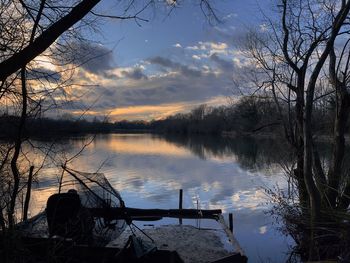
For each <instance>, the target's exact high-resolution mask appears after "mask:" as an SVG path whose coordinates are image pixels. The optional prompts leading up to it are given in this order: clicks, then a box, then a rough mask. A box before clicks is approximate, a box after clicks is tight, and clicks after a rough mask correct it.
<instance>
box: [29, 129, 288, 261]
mask: <svg viewBox="0 0 350 263" xmlns="http://www.w3.org/2000/svg"><path fill="white" fill-rule="evenodd" d="M90 138H91V137H90V136H84V137H74V138H67V139H62V140H58V141H57V142H56V148H58V149H61V148H62V149H64V150H65V151H66V153H65V154H64V155H63V154H60V153H58V154H57V155H56V157H55V158H56V160H57V163H59V162H60V161H62V160H64V159H69V158H71V157H72V156H74V155H75V154H76V153H78V152H79V151H80V149H81V147H82V146H83V145H84V144H86V143H88V142H90V141H89V140H90ZM35 143H36V144H37V145H40V146H46V147H49V146H50V145H51V142H47V141H46V142H45V141H35ZM282 148H283V146H281V145H279V144H277V143H276V142H275V141H273V140H268V139H264V140H258V141H257V140H253V139H248V138H244V139H243V138H240V139H230V138H220V137H206V136H193V137H181V136H170V135H168V136H161V135H153V134H102V135H97V136H96V138H95V139H94V140H93V141H92V142H90V144H88V145H86V147H85V149H84V151H83V152H82V153H81V154H80V155H79V157H78V158H75V159H74V160H73V161H72V162H70V163H69V167H71V168H74V169H76V170H79V171H87V172H95V171H97V170H99V171H101V172H103V173H104V174H105V175H106V177H107V178H108V180H109V181H110V183H111V184H112V186H113V187H115V188H116V189H117V190H119V192H120V194H121V196H122V197H123V199H124V201H125V203H126V205H127V206H129V207H139V208H178V196H179V189H183V191H184V201H183V202H184V203H183V207H184V208H197V207H199V208H201V209H218V208H220V209H222V210H223V213H224V216H225V218H227V215H228V213H233V216H234V234H235V236H236V238H237V240H238V241H239V243H240V245H241V246H242V248H243V250H244V251H245V253H246V254H247V256H248V258H249V262H283V261H285V260H286V259H287V257H288V250H289V247H290V246H291V245H292V244H293V242H292V240H291V239H290V238H288V237H286V236H284V235H282V234H281V233H280V232H279V231H278V230H277V227H278V225H276V224H273V223H274V221H275V220H274V219H273V218H271V217H270V216H269V215H268V214H266V211H267V210H268V209H269V208H271V204H270V203H269V199H268V196H267V195H266V193H265V189H269V188H274V187H279V188H281V189H286V188H287V187H286V180H285V177H284V172H283V170H282V169H281V165H280V164H282V163H284V162H288V157H287V156H285V155H284V154H282V153H281V152H282ZM58 152H60V151H59V150H58ZM59 177H60V174H59V173H58V172H57V171H56V170H55V169H54V168H52V167H50V166H45V167H44V168H43V169H42V171H41V173H40V175H39V177H38V179H37V181H38V182H37V184H36V185H35V189H34V192H33V198H32V204H31V214H32V215H34V214H36V213H38V212H39V211H41V210H42V209H43V207H44V206H45V204H46V200H47V198H48V196H49V195H51V194H52V193H54V192H55V191H56V190H57V182H58V180H59ZM172 220H173V219H172ZM168 222H172V221H171V220H170V219H169V220H168V221H166V223H168ZM175 223H176V221H175ZM196 223H197V224H198V222H196Z"/></svg>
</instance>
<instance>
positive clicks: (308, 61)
mask: <svg viewBox="0 0 350 263" xmlns="http://www.w3.org/2000/svg"><path fill="white" fill-rule="evenodd" d="M277 2H278V3H277V13H278V14H279V19H280V20H279V21H274V20H272V19H269V18H267V19H266V24H267V26H268V28H269V30H268V31H266V32H263V33H261V32H258V33H253V34H250V37H249V38H248V50H249V54H250V56H251V57H252V58H253V59H254V61H255V62H256V64H257V66H258V67H257V68H258V71H259V74H260V75H259V80H260V81H261V82H262V84H261V87H264V88H265V89H268V90H270V91H271V93H272V95H273V98H274V100H275V103H276V104H277V105H278V109H279V112H280V115H281V118H282V119H284V121H283V124H284V131H285V135H286V138H287V139H288V141H289V142H290V143H291V144H292V145H293V146H294V148H295V152H296V159H297V161H296V168H295V169H294V172H293V174H292V176H293V177H294V178H295V179H296V182H297V185H298V189H299V198H300V207H301V208H302V209H303V207H304V209H305V210H304V214H307V213H308V212H309V211H310V223H311V233H310V235H311V237H310V242H311V245H310V247H312V246H313V244H315V242H316V241H315V238H316V236H317V231H316V229H317V226H320V224H321V225H322V223H325V222H326V221H327V220H330V217H329V216H327V215H326V212H325V211H328V214H329V211H339V210H340V211H343V212H344V211H346V209H347V208H348V206H349V202H348V199H349V195H348V193H347V192H346V191H349V190H348V189H349V188H350V187H349V185H348V181H349V177H348V172H347V171H345V169H344V165H343V164H344V149H345V144H344V141H345V140H344V133H345V126H346V123H347V119H348V112H349V106H348V91H347V85H348V84H347V81H348V79H347V76H348V59H347V57H346V56H347V51H345V50H347V48H348V44H347V43H346V44H345V46H344V47H343V51H340V52H338V53H339V57H338V58H337V55H336V52H335V50H336V49H337V46H336V45H335V43H336V40H337V39H342V38H343V35H344V34H345V33H347V31H348V22H347V21H348V15H349V10H350V1H345V0H344V1H332V0H324V1H314V0H306V1H290V0H280V1H277ZM327 68H329V70H327ZM327 71H329V74H327ZM328 75H329V76H328ZM328 77H329V79H330V80H331V83H332V85H333V91H331V90H330V89H329V88H328V89H326V90H325V89H322V86H323V85H324V84H325V81H326V80H327V79H328ZM329 91H330V92H329ZM333 92H335V94H336V95H335V97H334V98H335V101H336V114H335V121H334V129H333V137H334V139H333V158H332V160H331V161H330V163H329V164H328V165H326V166H323V165H322V163H321V160H320V157H319V154H318V150H317V147H316V143H315V142H314V135H315V131H314V130H313V114H314V109H315V107H316V103H317V100H319V99H320V98H321V97H327V96H332V94H333ZM283 104H284V105H285V106H281V105H283ZM283 108H284V109H287V110H283ZM291 109H294V113H292V114H291ZM285 111H287V114H285V113H284V112H285ZM325 169H328V173H327V172H325ZM342 169H343V170H342ZM345 189H347V190H345ZM304 205H305V206H304ZM331 213H333V212H331ZM334 213H337V212H334ZM309 256H310V258H311V259H313V258H315V257H316V255H315V253H313V251H310V253H309Z"/></svg>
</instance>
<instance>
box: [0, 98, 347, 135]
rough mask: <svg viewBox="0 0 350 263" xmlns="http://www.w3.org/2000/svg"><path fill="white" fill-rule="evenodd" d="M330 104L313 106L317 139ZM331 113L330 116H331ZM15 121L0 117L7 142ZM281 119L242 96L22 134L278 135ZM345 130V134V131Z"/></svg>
mask: <svg viewBox="0 0 350 263" xmlns="http://www.w3.org/2000/svg"><path fill="white" fill-rule="evenodd" d="M334 107H335V105H334V101H333V100H331V99H328V100H327V101H323V102H319V103H318V104H317V105H315V109H314V111H315V114H314V119H313V126H314V129H315V131H317V132H318V134H320V135H327V134H329V133H330V132H331V127H332V125H331V122H332V119H333V118H332V114H334V111H332V110H330V109H332V108H334ZM282 112H283V114H285V115H287V114H291V113H290V112H293V111H291V110H290V109H288V108H287V106H286V107H283V106H282ZM332 112H333V113H332ZM18 125H19V118H18V117H14V116H9V115H3V116H0V135H1V136H2V137H3V138H11V137H12V136H13V135H14V134H15V131H16V129H18ZM282 126H283V125H282V123H281V117H280V114H279V113H278V111H277V109H276V104H275V103H274V102H273V101H272V99H270V98H269V97H254V96H246V97H242V98H241V99H239V100H238V101H237V102H236V103H232V104H231V105H227V106H218V107H210V106H207V105H200V106H198V107H196V108H194V109H193V110H191V111H190V112H188V113H178V114H175V115H171V116H168V117H167V118H165V119H161V120H152V121H143V120H134V121H128V120H122V121H117V122H114V123H112V122H109V121H108V120H104V121H100V120H98V119H97V118H95V119H94V120H92V121H87V120H84V119H79V120H74V118H72V117H70V118H67V117H66V116H65V117H64V118H61V119H49V118H33V119H28V122H27V126H26V131H25V134H26V135H27V136H40V137H45V136H49V135H50V136H52V135H55V134H67V135H74V134H82V133H110V132H157V133H170V134H183V135H186V134H212V135H219V134H222V133H223V132H226V133H229V134H231V135H257V134H274V135H280V134H281V132H282V131H283V130H282ZM348 127H349V125H348V126H347V132H348V131H349V128H348Z"/></svg>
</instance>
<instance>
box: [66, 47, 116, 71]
mask: <svg viewBox="0 0 350 263" xmlns="http://www.w3.org/2000/svg"><path fill="white" fill-rule="evenodd" d="M61 59H62V60H64V61H66V62H67V63H71V64H74V65H79V66H80V67H81V68H83V69H85V70H87V71H89V72H91V73H95V74H97V73H101V72H103V71H106V70H109V69H112V68H113V67H114V66H115V63H114V58H113V52H112V50H110V49H108V48H107V47H105V46H103V45H99V44H95V43H89V42H73V43H71V44H70V45H69V49H67V50H66V52H64V53H62V58H61Z"/></svg>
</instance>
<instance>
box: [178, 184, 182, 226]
mask: <svg viewBox="0 0 350 263" xmlns="http://www.w3.org/2000/svg"><path fill="white" fill-rule="evenodd" d="M182 198H183V190H182V189H180V192H179V209H182ZM179 224H180V225H182V218H181V217H179Z"/></svg>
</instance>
